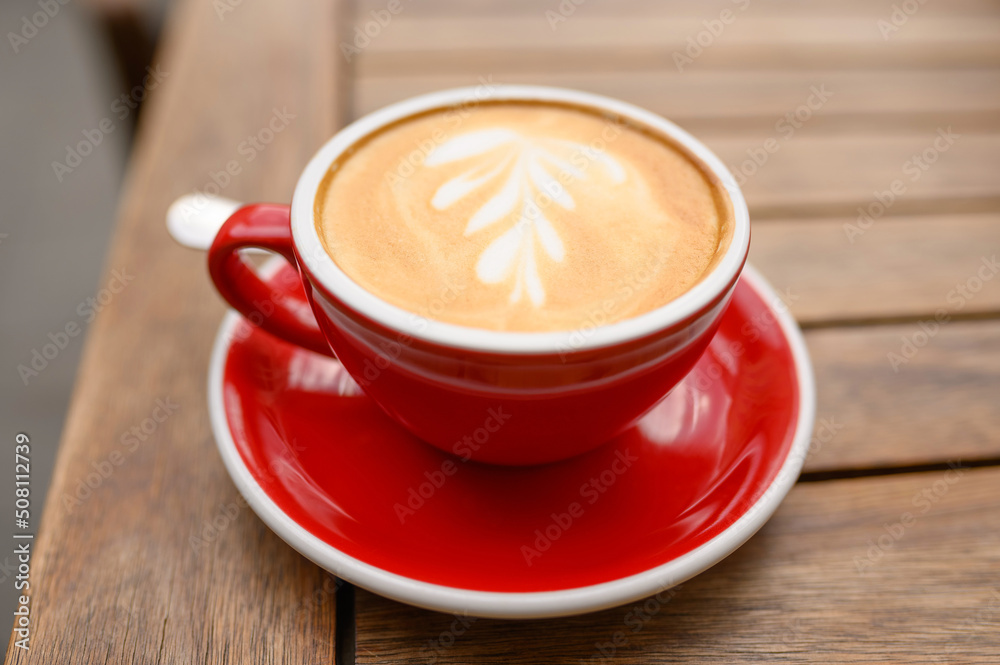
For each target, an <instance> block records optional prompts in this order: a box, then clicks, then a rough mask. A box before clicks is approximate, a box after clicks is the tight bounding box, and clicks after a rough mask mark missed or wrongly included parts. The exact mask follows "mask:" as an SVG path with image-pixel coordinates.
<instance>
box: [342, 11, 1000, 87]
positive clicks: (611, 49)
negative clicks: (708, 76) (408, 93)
mask: <svg viewBox="0 0 1000 665" xmlns="http://www.w3.org/2000/svg"><path fill="white" fill-rule="evenodd" d="M717 19H718V14H713V13H710V12H709V13H705V14H701V13H698V14H688V15H684V16H674V17H670V16H662V15H653V16H641V17H636V16H599V17H594V16H587V15H585V14H584V13H583V12H580V14H578V15H575V16H573V17H571V18H570V19H569V20H567V21H566V22H565V23H561V24H559V25H558V27H557V28H556V30H553V29H552V28H551V27H550V25H549V23H548V21H547V20H546V19H545V16H544V12H539V13H538V14H537V15H534V16H501V17H467V16H454V17H452V16H448V17H445V16H441V17H434V18H433V19H420V18H413V17H410V16H408V15H407V14H406V13H405V11H404V12H403V13H401V14H399V15H397V16H395V17H393V18H392V20H391V22H388V23H387V25H385V27H384V28H381V29H379V30H376V29H375V28H372V29H371V30H370V32H371V34H372V35H374V36H373V37H372V38H371V39H370V40H364V39H362V40H361V41H355V42H354V43H355V44H356V45H358V46H360V47H363V51H362V53H361V54H360V55H358V56H357V67H358V70H357V72H358V75H359V76H362V77H363V76H368V75H373V74H393V75H400V74H404V73H409V74H417V73H420V74H426V73H429V72H434V73H442V72H453V73H457V72H466V73H475V74H479V75H487V74H489V73H491V72H493V71H518V72H531V71H534V72H539V71H547V72H556V71H562V72H565V71H595V70H596V71H618V70H621V69H627V68H636V69H639V68H647V69H657V70H659V69H663V68H666V67H675V66H676V64H675V63H676V60H675V57H674V54H675V53H681V54H683V53H684V49H685V48H686V47H687V46H688V44H689V42H688V40H689V39H692V40H694V39H696V38H697V36H698V34H699V33H701V32H703V31H706V30H707V28H706V27H705V25H704V21H705V20H717ZM998 31H1000V16H998V14H997V13H993V14H988V15H983V16H945V17H940V16H934V15H932V14H930V13H927V14H925V13H922V12H917V13H916V14H914V15H913V16H912V17H911V18H910V19H909V20H908V21H907V22H906V23H905V24H904V25H903V26H902V27H901V28H900V30H899V31H898V32H896V33H893V34H892V35H891V36H890V37H889V38H888V39H886V38H885V37H883V35H882V33H881V32H880V30H879V26H878V22H877V19H876V20H873V19H872V18H871V17H858V16H846V17H841V16H833V17H830V16H784V15H776V16H768V17H758V16H755V15H753V13H752V12H751V11H749V10H748V11H747V12H746V13H745V14H742V13H740V14H739V15H737V16H736V17H735V20H733V21H732V22H731V23H730V24H729V25H727V26H725V28H724V30H722V32H721V33H720V34H719V36H718V37H717V38H715V39H713V40H712V42H711V44H710V46H709V47H707V48H704V49H703V51H702V52H696V51H692V54H693V55H696V56H697V57H696V58H692V59H693V62H692V63H689V64H687V65H686V66H685V70H686V71H695V70H699V69H705V68H717V67H725V68H738V69H748V68H751V69H754V68H760V67H766V66H776V67H783V68H807V69H815V68H833V67H838V66H839V67H845V68H846V67H849V68H861V69H872V68H879V67H899V68H926V67H945V66H950V67H956V66H986V65H995V64H997V63H998V62H1000V44H998V43H997V40H996V39H995V35H996V34H997V33H998ZM431 36H432V37H431ZM702 41H703V42H704V43H706V44H707V43H708V38H702Z"/></svg>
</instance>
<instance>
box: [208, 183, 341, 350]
mask: <svg viewBox="0 0 1000 665" xmlns="http://www.w3.org/2000/svg"><path fill="white" fill-rule="evenodd" d="M290 216H291V209H290V208H289V207H288V206H287V205H278V204H273V203H258V204H253V205H247V206H243V207H242V208H239V209H237V210H236V212H234V213H233V214H232V215H230V216H229V219H227V220H226V222H225V223H224V224H223V225H222V228H220V229H219V232H218V233H217V234H216V236H215V240H214V241H212V246H211V247H209V249H208V272H209V274H210V275H211V276H212V281H213V282H214V283H215V288H216V289H218V291H219V293H220V294H221V295H222V297H223V298H225V299H226V302H228V303H229V304H230V305H232V306H233V308H234V309H236V310H237V311H238V312H239V313H240V314H242V315H243V316H244V317H246V318H247V320H248V321H250V322H251V323H253V324H256V325H259V326H260V327H261V328H263V329H264V330H266V331H267V332H269V333H271V334H272V335H275V336H276V337H280V338H281V339H283V340H285V341H288V342H292V343H293V344H298V345H299V346H302V347H305V348H307V349H309V350H310V351H315V352H316V353H321V354H323V355H326V356H330V357H331V358H335V357H336V356H335V355H334V353H333V351H331V350H330V345H329V344H327V342H326V339H325V338H324V337H323V333H322V332H321V331H320V329H319V324H317V323H316V318H315V317H314V316H313V314H312V312H311V311H308V310H305V311H304V312H303V311H302V308H295V309H293V308H291V307H289V304H288V299H287V298H285V297H283V295H282V294H281V293H280V292H278V291H276V290H274V289H272V288H271V287H270V286H268V285H267V284H266V283H265V282H264V281H263V280H261V278H260V277H259V276H258V275H257V273H256V272H255V271H254V270H253V268H251V267H250V266H249V265H248V264H247V263H246V262H245V261H244V260H243V257H241V256H240V253H239V252H240V250H244V249H249V248H259V249H264V250H267V251H270V252H275V253H276V254H280V255H281V256H282V257H283V258H284V259H285V260H286V261H288V263H290V264H291V265H292V266H293V267H297V264H296V261H295V253H294V252H293V250H292V230H291V224H290Z"/></svg>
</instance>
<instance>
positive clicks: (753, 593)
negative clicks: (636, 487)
mask: <svg viewBox="0 0 1000 665" xmlns="http://www.w3.org/2000/svg"><path fill="white" fill-rule="evenodd" d="M959 474H961V475H959ZM997 483H1000V470H998V469H988V470H986V469H983V470H961V469H959V470H958V471H947V472H946V471H936V472H930V473H914V474H907V475H905V476H897V477H890V478H864V479H855V480H840V481H829V482H822V483H805V484H800V485H798V486H797V487H795V488H794V489H793V490H792V493H791V494H790V495H789V497H788V499H787V500H786V501H785V503H784V504H783V505H782V506H781V508H779V509H778V512H777V514H776V515H775V517H774V518H773V519H772V520H771V521H770V522H769V523H768V524H767V525H766V526H765V527H764V528H763V529H762V530H761V531H760V532H759V533H758V534H757V535H756V536H754V537H753V538H752V539H751V540H750V541H749V542H748V543H747V544H746V545H744V546H743V547H742V548H740V549H739V550H737V552H736V553H735V554H733V555H731V556H730V557H729V558H728V559H726V560H725V561H723V562H722V563H721V564H719V565H717V566H715V567H714V568H712V569H710V570H709V571H707V572H705V573H702V574H701V575H699V576H698V577H696V578H694V579H693V580H690V581H688V582H687V583H685V584H684V585H683V586H682V587H681V588H680V589H678V590H677V591H676V593H675V595H673V596H672V597H671V596H669V595H663V596H661V597H660V600H659V601H658V600H657V599H656V597H653V598H652V599H649V600H647V601H639V602H636V603H632V604H629V605H626V606H624V607H621V608H616V609H612V610H607V611H604V612H599V613H596V614H590V615H585V616H581V617H573V618H568V619H552V620H544V621H497V620H490V619H479V620H477V621H475V622H474V623H472V625H471V626H469V627H468V629H467V630H465V631H464V632H463V633H462V634H458V635H456V634H455V633H454V632H452V631H451V625H452V623H453V622H454V621H455V617H453V616H452V615H449V614H438V613H434V612H428V611H424V610H416V609H413V608H409V607H405V606H402V605H400V604H398V603H394V602H392V601H388V600H385V599H382V598H379V597H378V596H375V595H373V594H370V593H367V592H361V591H359V592H358V595H357V621H358V643H357V662H359V663H370V664H373V665H374V664H382V665H387V664H390V663H429V662H436V663H440V664H444V663H499V662H503V663H539V662H546V663H574V664H577V663H690V662H698V663H727V664H728V663H735V662H768V663H874V662H878V663H907V664H918V663H983V664H986V663H990V664H992V663H995V662H996V655H997V653H1000V495H998V494H997V492H996V487H997ZM906 513H909V514H910V515H911V516H912V517H913V521H912V522H911V521H910V520H909V519H907V520H906V522H907V524H908V526H902V525H900V524H899V522H900V520H901V518H902V516H903V515H904V514H906ZM886 525H887V526H886ZM887 528H888V530H889V531H891V534H896V536H893V535H891V534H890V533H889V531H887ZM883 536H885V537H883ZM897 536H898V537H897ZM879 543H881V546H880V544H879ZM660 601H662V602H660ZM616 634H617V638H616ZM616 639H617V641H618V645H617V646H615V645H614V642H615V640H616Z"/></svg>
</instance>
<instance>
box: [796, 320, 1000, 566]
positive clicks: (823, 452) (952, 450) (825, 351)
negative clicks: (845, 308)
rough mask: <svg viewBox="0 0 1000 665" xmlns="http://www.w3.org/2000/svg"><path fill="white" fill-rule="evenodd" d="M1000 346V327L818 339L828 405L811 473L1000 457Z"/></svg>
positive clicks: (910, 329) (957, 325)
mask: <svg viewBox="0 0 1000 665" xmlns="http://www.w3.org/2000/svg"><path fill="white" fill-rule="evenodd" d="M935 325H937V326H938V327H937V329H936V331H935ZM925 330H929V331H935V332H934V334H933V335H928V334H926V333H925V332H924V331H925ZM904 339H905V340H907V341H908V342H909V343H910V344H912V345H913V346H912V347H907V348H904V346H905V345H906V342H904ZM998 340H1000V321H972V322H952V323H945V324H936V323H935V322H934V321H933V319H928V321H926V322H924V325H923V326H921V324H920V323H919V322H914V323H906V324H899V325H891V326H859V327H847V328H831V329H828V330H811V331H808V332H807V333H806V343H807V344H808V346H809V351H810V354H811V355H812V360H813V365H814V368H815V370H816V384H817V393H818V394H817V402H818V403H817V430H816V437H815V438H814V440H813V449H812V451H811V453H810V456H809V458H808V459H807V460H806V465H805V470H806V471H812V472H816V471H834V470H845V469H879V468H882V469H888V468H894V467H907V466H919V465H924V464H941V463H944V462H946V461H948V460H954V459H963V460H992V461H996V460H998V459H1000V409H998V408H997V397H998V396H1000V344H998V342H997V341H998ZM890 354H895V356H890ZM998 572H1000V571H998Z"/></svg>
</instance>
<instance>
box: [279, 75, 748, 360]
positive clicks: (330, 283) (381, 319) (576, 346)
mask: <svg viewBox="0 0 1000 665" xmlns="http://www.w3.org/2000/svg"><path fill="white" fill-rule="evenodd" d="M477 101H541V102H555V103H564V104H573V105H578V106H584V107H589V108H594V109H598V110H601V111H605V112H610V113H612V114H615V115H617V116H619V117H623V118H626V119H628V120H631V121H634V122H637V123H638V124H640V125H643V126H646V127H648V128H650V129H652V130H654V131H659V132H661V133H663V134H664V135H666V136H667V137H668V138H670V139H671V140H673V141H675V142H676V143H678V144H679V145H680V146H681V147H683V148H684V149H686V150H687V151H689V152H690V153H691V154H692V155H693V156H694V157H695V158H697V159H698V160H700V161H701V163H702V164H704V165H705V166H706V167H707V168H708V169H709V170H710V171H711V172H712V174H713V175H714V176H715V177H716V178H717V179H718V181H719V183H720V185H721V186H722V187H723V188H724V189H725V190H726V192H727V193H728V195H729V199H730V202H731V205H732V212H733V236H732V239H731V241H730V244H729V247H728V249H727V250H726V252H725V254H724V255H723V257H722V258H721V259H720V260H719V261H718V263H717V264H716V266H715V268H714V269H713V270H712V271H711V272H710V273H709V274H708V275H706V276H705V277H703V278H702V280H701V281H700V282H698V283H697V284H696V285H695V286H693V287H692V288H691V289H689V290H688V291H687V292H685V293H684V294H682V295H681V296H679V297H678V298H676V299H674V300H672V301H670V302H668V303H666V304H665V305H662V306H660V307H658V308H656V309H654V310H651V311H649V312H647V313H645V314H641V315H639V316H637V317H634V318H630V319H625V320H623V321H618V322H616V323H611V324H606V325H602V326H595V327H592V328H588V329H587V334H586V336H584V335H582V334H578V333H579V331H578V330H575V329H574V330H567V331H557V332H501V331H493V330H485V329H480V328H472V327H468V326H461V325H456V324H452V323H445V322H443V321H440V320H436V319H431V318H428V317H425V316H422V315H420V314H417V313H414V312H410V311H407V310H405V309H402V308H400V307H397V306H395V305H392V304H390V303H388V302H386V301H385V300H382V299H381V298H379V297H378V296H376V295H374V294H373V293H371V292H369V291H367V290H365V289H364V288H362V287H361V286H360V285H359V284H358V283H357V282H355V281H354V280H352V279H351V278H350V277H348V275H347V274H346V273H344V272H343V271H342V270H341V269H340V268H339V267H338V266H337V264H336V263H335V262H334V261H333V259H332V258H331V257H330V255H329V254H327V252H326V249H325V248H324V247H323V244H322V242H321V240H320V237H319V233H318V231H317V230H316V225H315V222H314V217H313V215H314V212H313V211H314V205H315V200H316V193H317V191H318V189H319V186H320V184H321V182H322V181H323V178H324V177H325V176H326V173H327V171H328V170H329V167H330V165H331V164H332V163H333V162H334V161H335V160H336V159H338V158H339V157H340V155H341V154H342V153H343V152H344V151H345V150H347V149H348V148H350V147H351V146H353V145H355V144H356V143H358V141H360V140H362V139H363V138H365V137H367V136H369V135H370V134H372V133H374V132H376V131H378V130H379V129H381V128H382V127H385V126H386V125H389V124H391V123H393V122H396V121H399V120H402V119H403V118H406V117H408V116H411V115H415V114H419V113H423V112H427V111H431V110H434V109H439V108H448V107H457V106H460V105H463V104H469V103H475V102H477ZM291 226H292V237H293V240H294V243H295V248H296V251H297V253H298V256H299V260H300V261H302V262H303V263H304V264H305V265H304V268H305V269H306V272H307V273H309V274H310V275H312V277H313V278H314V279H316V280H318V281H319V283H320V285H321V286H322V287H324V288H325V289H326V290H327V291H329V292H330V293H331V294H333V295H334V296H336V297H337V298H338V299H340V300H341V301H342V302H343V303H344V304H346V305H347V306H348V307H350V308H351V309H353V310H355V311H357V312H359V313H360V314H362V315H363V316H365V317H368V318H369V319H371V320H373V321H375V322H377V323H379V324H381V325H383V326H385V327H387V328H390V329H392V330H396V331H399V332H400V333H401V334H405V335H408V336H411V337H413V338H415V339H419V340H423V341H426V342H429V343H432V344H436V345H440V346H445V347H451V348H460V349H467V350H473V351H485V352H491V353H531V354H559V353H566V352H567V351H570V352H574V353H575V352H579V351H586V350H590V349H595V348H601V347H606V346H614V345H617V344H622V343H625V342H628V341H631V340H634V339H639V338H642V337H645V336H647V335H650V334H652V333H655V332H656V331H658V330H663V329H666V328H670V327H672V326H673V325H676V324H677V323H680V322H682V321H684V320H686V319H688V318H690V317H692V316H694V315H696V314H697V313H698V312H699V311H701V310H702V309H704V308H706V307H708V306H709V305H710V304H711V303H712V302H713V301H714V300H715V299H717V298H718V297H719V296H720V295H721V294H723V293H725V292H726V290H727V289H729V288H730V287H731V286H732V285H733V283H734V281H735V279H736V277H737V276H738V275H739V273H740V270H741V269H742V267H743V264H744V262H745V260H746V256H747V252H748V249H749V245H750V216H749V212H748V211H747V206H746V201H745V200H744V198H743V194H742V193H741V192H740V188H739V186H738V185H737V184H736V180H735V178H734V177H733V175H732V174H731V173H730V172H729V170H728V169H727V168H726V166H725V165H724V164H723V163H722V161H721V160H720V159H719V158H718V157H716V156H715V154H714V153H712V151H711V150H709V149H708V148H707V147H706V146H705V145H704V144H702V143H701V142H700V141H699V140H698V139H696V138H694V137H693V136H692V135H690V134H688V133H687V132H686V131H684V130H683V129H681V128H680V127H678V126H677V125H675V124H674V123H672V122H670V121H669V120H666V119H665V118H663V117H661V116H659V115H656V114H655V113H652V112H650V111H646V110H645V109H642V108H640V107H638V106H634V105H632V104H628V103H626V102H622V101H619V100H616V99H612V98H610V97H604V96H602V95H596V94H593V93H588V92H581V91H577V90H568V89H564V88H553V87H548V86H528V85H493V84H489V85H485V84H484V85H481V86H478V87H467V88H454V89H451V90H442V91H439V92H433V93H430V94H426V95H421V96H419V97H413V98H410V99H407V100H405V101H402V102H398V103H396V104H392V105H390V106H386V107H384V108H382V109H380V110H378V111H375V112H373V113H370V114H368V115H366V116H364V117H362V118H360V119H358V120H356V121H355V122H353V123H351V124H350V125H348V126H347V127H345V128H344V129H342V130H341V131H339V132H338V133H337V134H336V135H335V136H334V137H333V138H331V139H330V140H329V141H327V142H326V144H324V145H323V147H321V148H320V149H319V151H318V152H317V153H316V154H315V155H314V156H313V158H312V159H311V160H310V161H309V163H308V165H306V168H305V170H304V171H303V172H302V175H301V176H300V178H299V181H298V184H297V185H296V187H295V192H294V195H293V196H292V207H291Z"/></svg>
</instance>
